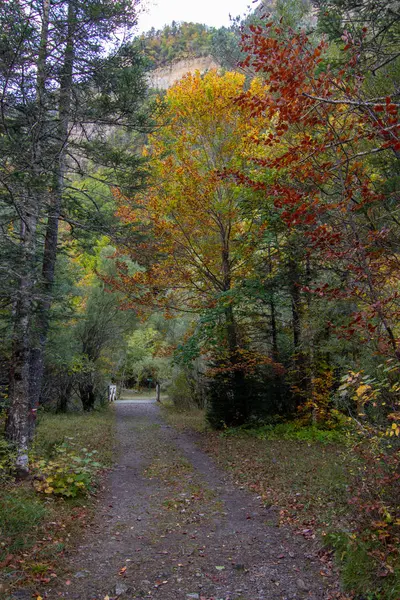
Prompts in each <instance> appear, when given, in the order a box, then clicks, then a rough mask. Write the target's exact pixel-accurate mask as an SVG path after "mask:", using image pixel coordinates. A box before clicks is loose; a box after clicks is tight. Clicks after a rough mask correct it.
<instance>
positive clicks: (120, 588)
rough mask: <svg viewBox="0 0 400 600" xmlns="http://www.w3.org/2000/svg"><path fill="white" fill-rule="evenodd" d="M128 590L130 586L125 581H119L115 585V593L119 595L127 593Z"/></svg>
mask: <svg viewBox="0 0 400 600" xmlns="http://www.w3.org/2000/svg"><path fill="white" fill-rule="evenodd" d="M127 592H129V588H128V586H127V585H125V583H122V582H118V583H117V584H116V586H115V595H116V596H117V597H118V596H122V594H126V593H127Z"/></svg>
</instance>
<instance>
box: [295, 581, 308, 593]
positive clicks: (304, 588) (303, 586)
mask: <svg viewBox="0 0 400 600" xmlns="http://www.w3.org/2000/svg"><path fill="white" fill-rule="evenodd" d="M296 585H297V587H298V588H299V590H301V591H302V592H308V589H309V588H308V586H307V585H306V584H305V583H304V581H303V580H302V579H296Z"/></svg>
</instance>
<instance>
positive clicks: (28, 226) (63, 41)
mask: <svg viewBox="0 0 400 600" xmlns="http://www.w3.org/2000/svg"><path fill="white" fill-rule="evenodd" d="M135 22H136V2H135V1H133V2H131V1H130V0H124V1H123V2H119V3H114V2H112V1H111V0H104V1H102V2H100V3H99V2H81V1H80V0H65V2H64V1H63V2H58V3H57V4H53V3H51V2H50V1H49V0H37V1H24V0H13V1H12V2H8V3H2V4H1V5H0V25H1V31H2V37H1V41H0V44H1V45H0V50H1V55H0V58H1V60H0V106H1V123H0V145H1V150H2V152H1V154H2V159H1V164H0V185H1V208H0V218H1V225H2V240H3V241H2V256H1V259H2V260H1V265H0V267H1V269H2V271H6V272H8V273H10V276H9V278H8V282H7V284H8V285H7V289H8V290H9V291H8V292H6V291H5V292H4V296H5V301H6V302H8V303H9V307H10V311H9V315H10V319H11V321H12V328H13V334H12V339H13V343H12V347H13V349H12V355H11V361H10V362H11V365H12V370H11V377H10V383H9V410H8V418H7V427H6V429H7V436H8V439H9V440H10V441H12V442H13V443H15V444H16V445H17V446H18V448H19V459H18V461H19V467H20V468H21V470H24V469H25V468H26V465H27V455H26V448H27V444H28V441H29V439H30V438H31V436H32V431H33V429H32V426H33V418H32V415H33V413H32V410H34V408H35V404H36V402H37V400H38V397H39V394H40V389H41V380H42V374H43V356H44V354H43V353H44V348H45V344H46V339H47V332H48V326H49V310H50V307H51V302H52V294H53V284H54V274H55V265H56V258H57V250H58V229H59V222H60V219H61V216H62V212H63V211H62V207H63V205H64V203H65V195H66V189H67V187H68V185H69V184H70V182H71V172H72V171H75V172H76V173H77V174H78V175H82V174H83V173H84V172H85V170H86V168H87V165H88V164H89V163H88V161H89V160H90V161H95V162H96V163H97V164H99V163H100V164H103V165H105V166H106V167H110V168H112V167H115V164H116V160H115V158H116V157H115V151H114V150H113V148H112V145H110V144H108V143H107V141H106V133H107V130H108V132H109V131H110V128H113V127H117V126H121V127H124V128H127V129H134V128H136V129H137V128H140V127H141V126H142V125H143V124H144V120H143V118H142V114H143V113H142V111H141V109H140V106H141V103H142V101H143V99H144V97H145V93H146V92H145V84H144V79H143V69H142V67H141V63H140V60H139V59H138V55H137V53H136V52H135V50H134V49H133V48H132V46H130V47H129V48H128V47H127V46H126V45H125V43H124V44H122V43H120V42H118V41H116V40H118V39H121V33H122V31H125V32H126V33H129V32H130V31H131V30H132V27H133V26H134V24H135ZM117 34H118V35H117ZM107 45H108V46H109V50H108V51H107V52H106V51H105V50H104V47H105V46H107ZM119 155H120V156H119V158H120V160H119V163H121V162H122V154H121V152H120V153H119ZM127 159H128V160H129V161H130V164H131V166H133V164H134V162H133V161H132V158H131V153H129V156H128V155H127ZM3 242H4V243H3ZM10 266H11V268H10ZM3 289H4V286H3ZM11 307H12V310H11Z"/></svg>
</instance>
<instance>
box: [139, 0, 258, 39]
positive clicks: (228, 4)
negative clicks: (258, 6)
mask: <svg viewBox="0 0 400 600" xmlns="http://www.w3.org/2000/svg"><path fill="white" fill-rule="evenodd" d="M143 5H144V6H146V5H147V8H146V12H145V13H144V14H142V15H141V16H140V19H139V30H140V32H142V31H148V30H149V29H151V28H152V27H155V29H161V28H162V27H163V25H167V24H170V23H171V22H172V21H188V22H193V23H205V24H206V25H213V26H214V27H220V26H221V25H229V14H231V15H232V16H234V17H235V16H237V15H243V14H244V13H246V12H247V7H248V6H252V7H253V8H254V6H255V5H254V4H253V3H252V0H144V2H143Z"/></svg>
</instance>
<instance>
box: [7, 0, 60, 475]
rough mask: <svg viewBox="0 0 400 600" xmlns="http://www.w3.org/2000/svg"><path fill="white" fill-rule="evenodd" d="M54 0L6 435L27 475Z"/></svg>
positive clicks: (45, 27) (40, 80)
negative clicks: (48, 74) (47, 89)
mask: <svg viewBox="0 0 400 600" xmlns="http://www.w3.org/2000/svg"><path fill="white" fill-rule="evenodd" d="M49 15H50V0H44V2H43V16H42V28H41V37H40V47H39V53H38V59H37V76H36V107H37V114H36V124H35V125H36V126H35V128H33V129H32V152H31V161H32V162H31V165H30V175H31V188H30V190H29V194H28V199H27V201H26V203H25V205H24V207H23V211H22V214H21V233H20V244H21V259H22V273H21V277H20V283H19V289H18V297H17V302H16V307H15V310H14V315H13V316H14V331H13V352H12V356H11V365H12V367H11V370H10V380H9V409H8V413H7V422H6V437H7V439H8V440H9V441H10V442H11V443H13V444H14V445H15V446H16V448H17V462H16V466H17V472H18V474H19V475H21V476H23V475H26V474H27V473H28V472H29V461H28V454H27V449H28V445H29V438H30V432H31V431H32V430H33V429H34V422H35V413H34V411H32V405H31V400H30V375H31V368H30V367H31V363H30V358H31V344H32V339H31V338H32V319H33V302H34V301H33V298H34V294H33V291H34V286H35V283H36V280H35V278H36V275H35V272H36V269H35V258H36V244H37V225H38V218H39V213H40V208H41V205H42V202H43V198H42V194H43V193H44V191H42V193H41V188H42V186H43V182H42V135H43V130H44V127H45V123H46V111H47V108H46V103H45V93H46V82H47V64H46V63H47V47H48V37H49Z"/></svg>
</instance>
